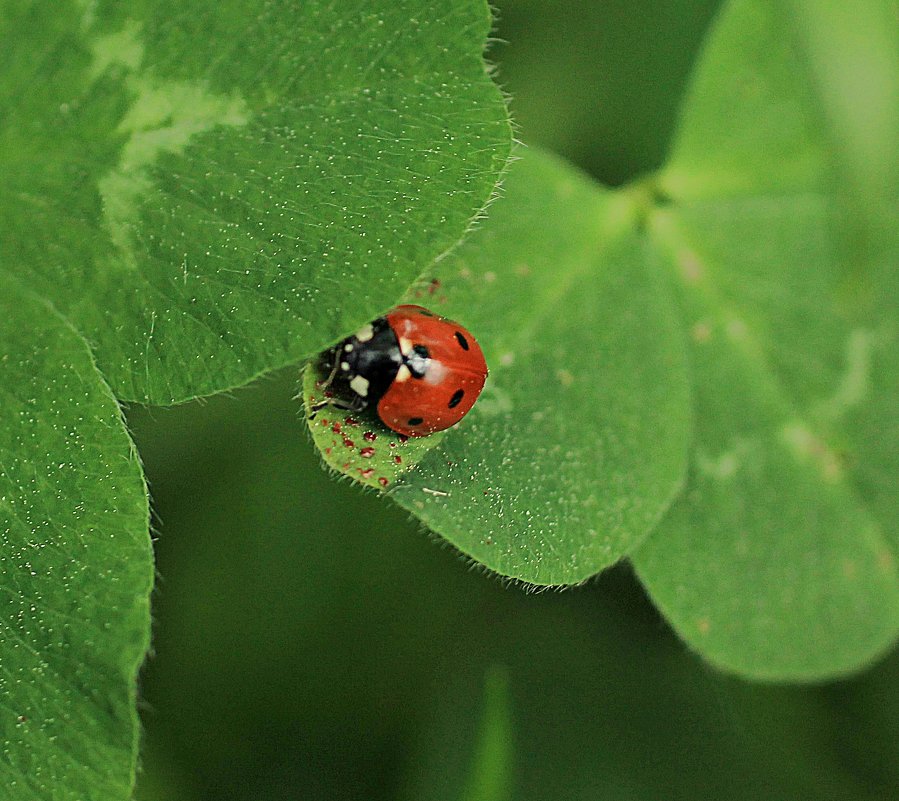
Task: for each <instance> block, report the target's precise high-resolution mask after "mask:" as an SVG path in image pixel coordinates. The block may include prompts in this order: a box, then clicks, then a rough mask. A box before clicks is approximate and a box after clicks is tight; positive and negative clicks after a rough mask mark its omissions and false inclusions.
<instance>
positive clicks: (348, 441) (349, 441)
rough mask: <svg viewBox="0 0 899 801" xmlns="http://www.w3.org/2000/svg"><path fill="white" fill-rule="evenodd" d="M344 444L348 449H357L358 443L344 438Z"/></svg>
mask: <svg viewBox="0 0 899 801" xmlns="http://www.w3.org/2000/svg"><path fill="white" fill-rule="evenodd" d="M343 444H344V445H346V446H347V447H348V448H355V447H356V443H355V442H353V440H351V439H350V438H349V437H344V438H343Z"/></svg>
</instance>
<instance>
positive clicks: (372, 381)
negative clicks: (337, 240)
mask: <svg viewBox="0 0 899 801" xmlns="http://www.w3.org/2000/svg"><path fill="white" fill-rule="evenodd" d="M329 356H330V357H331V362H332V365H333V373H334V381H335V383H336V385H337V387H338V389H339V390H340V391H341V394H342V395H343V396H345V397H348V399H349V401H350V404H351V405H352V406H353V407H354V408H364V407H366V406H370V405H374V406H375V409H376V410H377V413H378V417H379V418H380V419H381V421H382V422H383V423H384V424H385V425H386V426H387V427H388V428H391V429H393V430H394V431H396V432H397V433H399V434H402V435H405V436H409V437H424V436H427V435H428V434H433V433H435V432H437V431H443V430H444V429H447V428H449V427H450V426H453V425H455V424H456V423H458V422H459V421H460V420H461V419H462V418H463V417H464V416H465V415H466V414H467V413H468V412H469V411H470V410H471V408H472V406H474V403H475V401H476V400H477V399H478V395H480V393H481V390H482V389H483V387H484V382H485V381H486V379H487V363H486V361H485V359H484V354H483V351H482V350H481V347H480V345H478V342H477V340H476V339H475V338H474V337H473V336H472V334H471V333H470V332H469V331H468V330H467V329H465V328H464V327H462V326H461V325H459V324H458V323H456V322H454V321H453V320H449V319H447V318H446V317H441V316H440V315H437V314H434V313H433V312H430V311H428V310H427V309H425V308H423V307H422V306H413V305H402V306H397V307H396V308H394V309H392V310H391V311H390V312H388V313H387V314H386V315H385V316H384V317H379V318H378V319H377V320H374V321H373V322H372V323H370V324H369V325H367V326H364V327H363V328H362V329H360V330H359V331H357V332H356V334H355V335H353V336H351V337H348V338H347V339H345V340H344V341H343V342H341V343H340V344H339V345H337V346H336V347H335V348H333V349H332V350H331V351H330V352H329Z"/></svg>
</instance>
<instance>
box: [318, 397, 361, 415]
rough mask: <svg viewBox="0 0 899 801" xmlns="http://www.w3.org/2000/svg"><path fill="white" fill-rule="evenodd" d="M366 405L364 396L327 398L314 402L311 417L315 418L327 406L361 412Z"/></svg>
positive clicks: (345, 410)
mask: <svg viewBox="0 0 899 801" xmlns="http://www.w3.org/2000/svg"><path fill="white" fill-rule="evenodd" d="M365 406H366V403H365V400H364V399H363V398H353V400H351V401H346V400H343V398H325V399H324V400H323V401H319V402H318V403H315V404H313V405H312V406H310V407H309V412H310V414H309V419H310V420H314V419H315V416H316V415H317V414H318V413H319V412H320V411H321V410H322V409H325V408H327V407H330V408H332V409H340V410H341V411H344V412H361V411H362V410H363V409H364V408H365Z"/></svg>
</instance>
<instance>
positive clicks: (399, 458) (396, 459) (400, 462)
mask: <svg viewBox="0 0 899 801" xmlns="http://www.w3.org/2000/svg"><path fill="white" fill-rule="evenodd" d="M393 461H394V462H396V463H397V464H402V463H403V457H402V456H394V457H393Z"/></svg>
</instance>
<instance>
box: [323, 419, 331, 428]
mask: <svg viewBox="0 0 899 801" xmlns="http://www.w3.org/2000/svg"><path fill="white" fill-rule="evenodd" d="M321 424H322V425H323V426H324V427H325V428H327V427H328V426H329V425H331V421H330V420H325V418H324V417H323V418H322V422H321Z"/></svg>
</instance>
